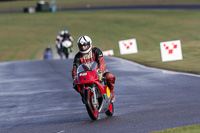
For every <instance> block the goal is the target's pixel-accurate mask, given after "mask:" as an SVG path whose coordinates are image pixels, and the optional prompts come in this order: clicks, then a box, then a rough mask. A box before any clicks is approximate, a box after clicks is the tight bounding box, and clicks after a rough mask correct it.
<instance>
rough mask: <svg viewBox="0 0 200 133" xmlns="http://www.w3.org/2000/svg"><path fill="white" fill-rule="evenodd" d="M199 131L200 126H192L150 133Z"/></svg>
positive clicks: (197, 132) (193, 132)
mask: <svg viewBox="0 0 200 133" xmlns="http://www.w3.org/2000/svg"><path fill="white" fill-rule="evenodd" d="M199 131H200V125H194V126H186V127H179V128H173V129H167V130H162V131H155V132H151V133H199Z"/></svg>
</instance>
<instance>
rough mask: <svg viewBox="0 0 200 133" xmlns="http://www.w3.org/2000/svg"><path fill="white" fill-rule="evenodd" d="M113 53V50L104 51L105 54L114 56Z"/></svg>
mask: <svg viewBox="0 0 200 133" xmlns="http://www.w3.org/2000/svg"><path fill="white" fill-rule="evenodd" d="M112 55H114V51H113V50H107V51H103V56H112Z"/></svg>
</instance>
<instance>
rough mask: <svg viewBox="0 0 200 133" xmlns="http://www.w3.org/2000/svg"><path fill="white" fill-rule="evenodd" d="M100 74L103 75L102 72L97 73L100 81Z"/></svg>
mask: <svg viewBox="0 0 200 133" xmlns="http://www.w3.org/2000/svg"><path fill="white" fill-rule="evenodd" d="M102 75H103V73H102V72H99V73H98V78H99V80H100V81H101V80H102Z"/></svg>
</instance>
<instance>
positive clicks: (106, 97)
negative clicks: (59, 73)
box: [75, 62, 114, 120]
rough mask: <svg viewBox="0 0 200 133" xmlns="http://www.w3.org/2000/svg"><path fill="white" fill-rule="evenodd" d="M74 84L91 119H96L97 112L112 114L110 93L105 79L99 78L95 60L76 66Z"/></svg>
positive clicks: (112, 107) (112, 105)
mask: <svg viewBox="0 0 200 133" xmlns="http://www.w3.org/2000/svg"><path fill="white" fill-rule="evenodd" d="M75 84H76V85H77V87H78V90H79V92H81V93H82V96H83V97H82V98H83V99H82V100H83V103H84V104H85V106H86V109H87V112H88V114H89V116H90V118H91V119H92V120H97V119H98V117H99V113H105V114H106V115H107V116H112V115H113V114H114V104H113V102H112V101H111V97H112V93H110V89H109V87H108V85H107V82H106V79H105V78H102V80H101V81H100V80H99V77H98V67H97V63H96V62H89V63H83V64H81V65H80V66H79V67H78V69H77V78H76V81H75Z"/></svg>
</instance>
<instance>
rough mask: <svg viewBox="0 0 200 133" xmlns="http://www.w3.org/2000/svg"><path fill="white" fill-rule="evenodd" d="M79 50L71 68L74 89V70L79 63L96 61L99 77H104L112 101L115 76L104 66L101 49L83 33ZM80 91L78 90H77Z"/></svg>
mask: <svg viewBox="0 0 200 133" xmlns="http://www.w3.org/2000/svg"><path fill="white" fill-rule="evenodd" d="M77 43H78V47H79V52H78V53H77V54H76V55H75V57H74V63H73V69H72V78H73V79H74V82H73V86H74V89H75V90H76V91H78V88H77V87H76V86H75V79H76V72H77V68H78V67H79V65H80V64H82V63H86V62H91V61H96V62H97V63H98V68H99V73H100V74H99V77H102V76H104V77H105V78H106V81H107V84H108V87H109V88H110V92H111V93H112V97H111V101H114V97H115V96H114V92H113V90H114V85H115V76H114V75H113V74H112V73H110V72H109V71H108V69H107V68H106V63H105V60H104V57H103V53H102V51H101V50H100V49H99V48H97V47H94V46H92V40H91V38H90V37H88V36H86V35H84V36H81V37H80V38H79V39H78V41H77ZM79 93H80V92H79Z"/></svg>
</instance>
